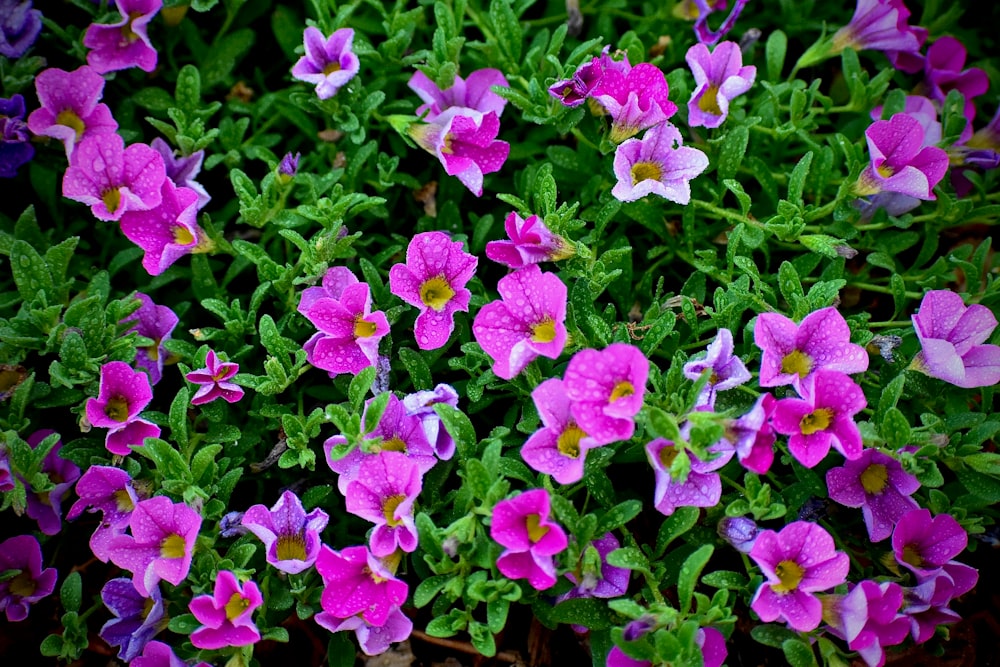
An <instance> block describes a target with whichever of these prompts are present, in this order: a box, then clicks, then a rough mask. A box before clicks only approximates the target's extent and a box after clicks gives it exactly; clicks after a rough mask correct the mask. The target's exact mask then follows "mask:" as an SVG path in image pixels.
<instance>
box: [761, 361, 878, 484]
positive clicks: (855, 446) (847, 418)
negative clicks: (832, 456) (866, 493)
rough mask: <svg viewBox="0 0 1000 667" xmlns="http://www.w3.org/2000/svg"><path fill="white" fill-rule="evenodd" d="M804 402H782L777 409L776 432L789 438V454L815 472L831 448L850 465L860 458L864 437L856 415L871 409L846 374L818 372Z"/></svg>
mask: <svg viewBox="0 0 1000 667" xmlns="http://www.w3.org/2000/svg"><path fill="white" fill-rule="evenodd" d="M803 388H804V389H805V390H806V391H805V396H806V397H805V398H783V399H781V400H780V401H778V402H777V403H776V404H775V406H774V422H773V423H774V430H775V431H777V432H778V433H782V434H784V435H787V436H790V437H789V438H788V450H789V451H790V452H791V453H792V456H794V457H795V458H796V460H798V462H799V463H801V464H802V465H804V466H805V467H807V468H812V467H813V466H815V465H816V464H817V463H819V462H820V461H822V460H823V458H824V457H825V456H826V454H827V452H829V451H830V446H831V445H832V446H833V447H834V448H835V449H836V450H837V451H838V452H840V453H841V454H843V455H844V458H846V459H847V460H849V461H853V460H854V459H857V458H858V457H860V456H861V449H862V442H861V433H860V432H859V431H858V426H857V424H855V423H854V415H856V414H857V413H859V412H861V410H863V409H864V408H865V406H866V405H868V401H867V400H866V399H865V394H864V392H863V391H861V387H859V386H858V385H856V384H855V383H854V382H853V381H852V380H851V378H849V377H847V376H846V375H844V374H843V373H840V372H838V371H831V370H826V369H823V370H820V371H817V372H816V374H815V375H814V376H813V380H812V383H811V385H805V386H804V387H803Z"/></svg>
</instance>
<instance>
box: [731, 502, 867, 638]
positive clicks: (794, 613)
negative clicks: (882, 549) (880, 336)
mask: <svg viewBox="0 0 1000 667" xmlns="http://www.w3.org/2000/svg"><path fill="white" fill-rule="evenodd" d="M750 558H752V559H753V560H754V562H756V563H757V565H758V567H760V569H761V571H762V572H763V573H764V576H765V577H766V578H767V580H766V581H765V582H764V583H762V584H761V585H760V588H758V589H757V592H756V593H755V594H754V596H753V601H752V602H751V603H750V607H751V609H753V610H754V611H755V612H757V615H758V616H760V619H761V620H762V621H764V622H765V623H770V622H771V621H776V620H778V619H783V620H785V621H787V623H788V624H789V625H790V626H791V627H792V629H794V630H796V631H798V632H809V631H811V630H815V629H816V628H817V627H818V626H819V623H820V620H822V614H823V609H822V607H823V605H822V604H821V603H820V601H819V600H818V599H817V598H816V596H815V595H812V594H813V593H816V592H817V591H825V590H827V589H829V588H833V587H834V586H838V585H840V584H842V583H843V582H844V579H845V578H846V577H847V571H848V569H849V567H850V561H849V560H848V557H847V554H845V553H841V552H839V551H836V550H835V546H834V542H833V538H832V537H830V534H829V533H828V532H826V531H825V530H824V529H823V528H821V527H820V526H818V525H816V524H814V523H809V522H807V521H796V522H794V523H790V524H788V525H787V526H785V527H784V528H782V529H781V532H777V533H776V532H774V531H773V530H763V531H761V533H760V535H758V536H757V540H756V541H755V542H754V545H753V549H751V550H750Z"/></svg>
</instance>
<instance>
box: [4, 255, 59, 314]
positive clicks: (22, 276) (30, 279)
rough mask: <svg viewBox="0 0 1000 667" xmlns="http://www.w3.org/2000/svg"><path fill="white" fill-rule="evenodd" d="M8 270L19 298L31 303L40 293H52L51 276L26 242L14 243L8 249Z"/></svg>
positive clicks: (43, 262) (42, 261)
mask: <svg viewBox="0 0 1000 667" xmlns="http://www.w3.org/2000/svg"><path fill="white" fill-rule="evenodd" d="M10 268H11V272H12V273H13V274H14V283H15V284H16V285H17V291H18V292H20V294H21V298H22V299H24V300H25V301H26V302H28V303H31V302H32V301H34V300H35V298H36V297H37V296H38V295H39V294H40V293H45V294H49V293H51V292H52V276H51V274H50V273H49V267H48V265H46V263H45V260H44V259H42V256H41V255H39V254H38V252H36V251H35V249H34V248H32V247H31V246H30V245H29V244H28V243H27V242H26V241H14V245H13V246H12V247H11V249H10Z"/></svg>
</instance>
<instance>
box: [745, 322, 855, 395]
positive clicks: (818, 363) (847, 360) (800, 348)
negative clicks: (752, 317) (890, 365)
mask: <svg viewBox="0 0 1000 667" xmlns="http://www.w3.org/2000/svg"><path fill="white" fill-rule="evenodd" d="M753 339H754V343H756V344H757V347H759V348H760V349H761V351H762V352H763V355H762V356H761V360H760V386H762V387H779V386H781V385H786V384H791V385H792V386H794V387H795V388H796V390H799V392H800V393H801V387H802V383H803V382H804V381H805V380H806V379H807V378H811V377H812V376H813V375H814V374H815V373H816V372H817V371H819V370H820V369H828V370H834V371H840V372H841V373H862V372H864V371H866V370H868V353H867V352H865V349H864V348H863V347H861V346H860V345H855V344H853V343H851V329H850V327H848V326H847V322H846V321H845V320H844V317H843V315H841V314H840V313H839V312H837V309H836V308H833V307H829V308H822V309H820V310H817V311H814V312H812V313H809V314H808V315H806V316H805V318H804V319H803V320H802V322H801V323H800V324H799V325H796V324H795V323H794V322H792V321H791V320H790V319H788V318H787V317H785V316H784V315H781V314H779V313H762V314H760V315H759V316H758V317H757V322H756V323H755V324H754V328H753Z"/></svg>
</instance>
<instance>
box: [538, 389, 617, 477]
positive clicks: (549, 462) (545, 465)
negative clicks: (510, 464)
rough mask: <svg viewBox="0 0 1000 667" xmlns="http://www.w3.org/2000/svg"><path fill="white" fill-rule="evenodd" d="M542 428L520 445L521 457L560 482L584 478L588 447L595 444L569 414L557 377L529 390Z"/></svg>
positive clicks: (592, 446) (567, 400) (568, 403)
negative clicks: (584, 464) (540, 419)
mask: <svg viewBox="0 0 1000 667" xmlns="http://www.w3.org/2000/svg"><path fill="white" fill-rule="evenodd" d="M531 398H532V400H534V402H535V409H536V410H538V416H539V417H541V418H542V428H540V429H538V430H537V431H535V432H534V433H532V434H531V436H530V437H529V438H528V440H527V441H526V442H525V443H524V446H523V447H522V448H521V458H522V459H524V462H525V463H527V464H528V465H529V466H531V467H532V468H533V469H535V470H537V471H538V472H542V473H545V474H547V475H552V479H554V480H555V481H557V482H559V483H560V484H572V483H573V482H579V481H580V480H581V479H583V463H584V460H585V459H586V458H587V451H588V450H590V449H593V448H594V447H597V446H598V444H597V443H596V442H595V441H594V439H593V438H591V437H590V436H588V435H587V434H586V433H585V432H584V431H583V429H581V428H580V427H579V426H577V424H576V422H575V421H574V420H573V416H572V415H571V414H570V401H569V398H568V397H567V396H566V387H565V385H564V384H563V381H562V380H560V379H559V378H549V379H548V380H546V381H545V382H543V383H541V384H540V385H538V386H537V387H535V389H534V391H532V392H531Z"/></svg>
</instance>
